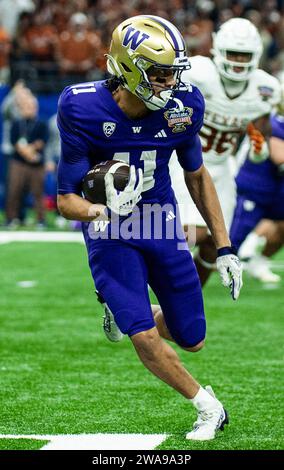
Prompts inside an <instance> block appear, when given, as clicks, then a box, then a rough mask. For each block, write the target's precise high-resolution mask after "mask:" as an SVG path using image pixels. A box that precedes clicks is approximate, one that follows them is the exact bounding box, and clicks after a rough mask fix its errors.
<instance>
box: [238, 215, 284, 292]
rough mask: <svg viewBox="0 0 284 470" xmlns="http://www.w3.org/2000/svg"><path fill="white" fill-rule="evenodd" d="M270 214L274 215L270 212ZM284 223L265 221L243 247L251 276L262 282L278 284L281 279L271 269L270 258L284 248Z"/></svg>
mask: <svg viewBox="0 0 284 470" xmlns="http://www.w3.org/2000/svg"><path fill="white" fill-rule="evenodd" d="M270 213H272V212H271V211H270ZM283 241H284V222H283V221H272V220H268V219H263V220H261V222H260V223H259V224H258V225H257V227H256V228H255V230H254V231H252V232H251V233H250V234H249V235H248V236H247V238H246V239H245V241H244V243H243V244H242V245H241V248H240V253H241V255H242V257H243V258H245V259H246V266H245V267H246V270H247V272H248V273H249V274H250V276H252V277H254V278H255V279H258V280H260V281H262V282H268V283H278V282H280V280H281V277H280V276H279V275H278V274H275V273H274V272H273V271H272V269H271V265H270V264H271V263H270V257H271V256H273V255H274V254H275V253H277V251H278V250H279V249H280V248H281V247H282V246H283Z"/></svg>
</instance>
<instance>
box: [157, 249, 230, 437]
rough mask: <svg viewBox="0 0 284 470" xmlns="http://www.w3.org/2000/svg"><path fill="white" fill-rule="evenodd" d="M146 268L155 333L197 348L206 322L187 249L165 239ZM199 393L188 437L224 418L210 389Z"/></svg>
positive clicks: (209, 432)
mask: <svg viewBox="0 0 284 470" xmlns="http://www.w3.org/2000/svg"><path fill="white" fill-rule="evenodd" d="M160 246H162V243H161V245H160ZM166 254H167V256H166ZM148 270H149V283H150V285H151V287H152V288H153V290H154V292H155V294H156V296H157V298H158V300H159V303H160V306H157V305H155V306H152V311H153V314H154V318H155V321H156V324H157V328H158V330H159V333H160V334H162V335H163V336H164V337H165V338H166V339H169V340H172V341H174V342H175V343H177V344H178V345H179V346H181V347H182V348H183V349H186V350H188V351H191V352H195V351H198V350H199V349H201V348H202V346H203V344H204V339H205V330H206V322H205V316H204V308H203V299H202V292H201V286H200V282H199V279H198V275H197V272H196V268H195V265H194V263H193V260H192V257H191V255H190V253H189V251H188V250H182V251H177V249H176V245H175V241H174V240H172V241H170V240H168V242H167V244H165V250H164V252H163V250H162V249H160V250H156V251H155V252H154V253H151V254H150V256H149V259H148ZM199 393H200V396H202V398H201V402H199V405H198V406H197V409H198V413H199V414H198V416H199V418H198V420H197V423H196V427H195V429H194V431H192V432H191V433H188V435H187V438H188V439H206V438H213V437H214V436H215V433H216V430H217V429H219V428H220V427H221V426H222V425H221V426H220V427H219V426H218V425H217V423H223V424H225V423H226V422H227V417H226V414H225V411H224V409H223V406H222V405H221V403H220V402H219V401H218V400H217V399H216V397H212V395H211V394H212V393H213V392H212V389H211V388H210V387H209V390H206V389H204V388H202V387H200V388H199V390H198V394H199ZM203 399H204V402H203ZM206 400H208V401H206ZM209 402H210V403H209ZM205 410H207V411H208V413H209V415H210V418H208V419H205V418H204V411H205ZM209 415H208V416H209ZM206 436H207V437H206ZM208 436H210V437H208Z"/></svg>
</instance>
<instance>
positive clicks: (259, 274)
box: [244, 255, 281, 284]
mask: <svg viewBox="0 0 284 470" xmlns="http://www.w3.org/2000/svg"><path fill="white" fill-rule="evenodd" d="M269 264H270V263H269V260H268V258H267V257H266V256H262V255H257V256H253V257H252V258H250V259H249V260H248V261H247V263H245V268H244V269H245V270H246V271H247V273H248V274H249V275H250V276H251V277H253V278H254V279H257V280H258V281H261V282H264V283H273V284H276V283H278V282H280V281H281V277H280V276H278V274H275V273H273V272H272V271H271V269H270V265H269Z"/></svg>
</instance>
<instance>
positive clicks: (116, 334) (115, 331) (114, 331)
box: [103, 303, 124, 343]
mask: <svg viewBox="0 0 284 470" xmlns="http://www.w3.org/2000/svg"><path fill="white" fill-rule="evenodd" d="M104 309H105V313H104V316H103V329H104V332H105V335H106V337H107V339H109V340H110V341H112V342H113V343H118V341H121V340H122V338H123V336H124V334H123V333H122V332H121V331H120V329H119V328H118V326H117V324H116V323H115V320H114V316H113V314H112V312H111V310H110V309H109V307H108V306H107V304H106V303H105V304H104Z"/></svg>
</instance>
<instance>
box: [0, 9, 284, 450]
mask: <svg viewBox="0 0 284 470" xmlns="http://www.w3.org/2000/svg"><path fill="white" fill-rule="evenodd" d="M140 13H147V14H154V15H159V16H162V17H164V18H167V19H169V20H171V21H173V22H174V23H175V24H176V25H177V26H178V27H179V28H180V30H181V32H182V33H183V35H184V37H185V39H186V42H187V45H188V49H189V52H190V54H192V55H195V54H202V55H210V47H211V33H212V31H214V30H216V29H217V28H218V26H219V25H220V24H221V23H223V22H224V21H226V20H228V19H229V18H231V17H234V16H244V17H246V18H249V19H250V20H251V21H252V22H253V23H254V24H255V25H256V26H257V27H258V28H259V31H260V33H261V36H262V38H263V42H264V54H263V57H262V60H261V67H263V68H264V69H265V70H267V71H268V72H270V73H272V74H274V75H276V76H277V75H279V74H281V73H282V72H283V71H284V1H283V0H278V1H276V0H266V1H265V2H263V1H259V0H254V1H253V0H252V1H250V0H242V1H225V0H217V1H214V2H213V1H211V0H198V1H191V0H167V1H164V0H155V1H152V0H128V1H125V2H123V1H121V0H56V1H53V0H0V105H1V116H0V142H1V152H0V224H1V229H2V233H1V234H2V239H1V240H0V242H2V245H1V243H0V250H1V291H2V292H1V296H0V312H1V325H2V327H1V333H0V338H1V343H2V347H3V355H2V361H1V366H0V373H1V378H2V386H1V391H0V395H1V399H2V401H3V403H4V406H3V408H2V412H1V424H0V433H1V434H2V436H3V435H10V434H11V435H17V434H19V435H25V434H40V435H43V434H59V433H62V434H73V433H78V434H79V433H88V432H91V433H96V432H121V433H123V432H124V433H127V432H129V433H131V432H132V433H135V432H136V433H137V432H138V433H139V432H141V433H143V432H144V433H155V432H156V433H159V432H166V433H168V434H171V437H170V438H168V439H167V440H166V441H165V442H164V444H163V446H162V447H161V448H171V449H185V448H200V449H208V448H210V449H281V448H282V449H283V447H284V444H283V435H284V432H283V427H282V428H281V423H280V420H279V407H280V405H279V403H281V389H280V386H279V376H280V369H281V364H282V361H281V357H282V356H283V343H282V340H281V321H282V320H281V309H282V308H283V282H282V283H279V284H278V285H277V286H271V289H270V287H269V286H268V287H265V288H264V287H263V286H260V284H259V283H258V282H256V281H254V280H251V279H248V278H246V279H245V285H244V289H243V293H242V295H241V299H240V300H239V301H238V303H233V302H232V301H231V300H230V299H229V296H228V294H227V292H225V291H224V290H223V288H222V286H221V285H220V282H219V280H218V278H217V275H216V276H215V277H214V276H213V277H212V279H211V280H210V282H209V284H208V286H206V289H205V300H206V309H207V316H208V320H209V322H208V323H209V331H208V343H207V347H206V348H205V350H204V351H202V352H201V353H200V354H199V355H196V356H194V357H190V358H189V356H188V355H187V354H186V353H182V359H183V360H184V362H185V363H186V364H187V365H188V366H189V368H190V369H191V370H192V372H193V374H194V375H196V376H197V377H198V378H199V379H200V380H201V382H202V383H204V381H205V380H206V382H205V383H207V381H208V383H212V385H213V386H215V388H216V392H217V395H218V396H220V397H222V400H223V401H224V403H226V405H227V407H228V409H229V410H230V412H231V414H232V416H233V418H232V425H231V427H230V428H231V429H230V430H228V431H227V432H226V433H224V436H222V437H220V438H218V439H217V440H216V441H214V442H212V443H210V444H208V443H200V444H198V443H194V444H192V443H190V444H189V443H188V442H185V440H184V439H183V432H185V431H186V430H188V427H190V426H191V423H192V421H193V420H194V412H193V411H192V410H191V409H190V410H189V409H188V405H187V403H185V401H184V400H183V399H182V397H177V396H176V394H174V392H172V391H171V390H170V389H167V388H166V387H164V385H163V384H161V383H160V382H158V381H157V380H156V379H155V378H153V377H151V376H150V374H149V373H148V372H146V371H145V370H144V369H143V367H142V366H141V364H140V363H139V362H138V359H137V358H136V357H135V355H134V354H133V351H132V348H131V345H130V342H129V341H126V340H125V341H123V343H122V345H119V346H118V347H116V346H114V345H111V344H109V343H107V342H106V340H105V339H104V337H103V333H102V331H101V316H102V311H101V307H100V306H99V305H98V304H97V303H96V301H95V296H94V294H93V285H92V280H91V277H90V274H89V272H88V267H87V260H86V254H85V250H84V248H83V246H82V245H80V244H76V245H75V244H71V245H70V244H65V243H53V244H51V243H43V242H40V243H37V244H35V243H32V242H31V241H29V242H25V244H24V243H9V244H5V242H8V241H12V240H13V236H14V234H15V233H16V234H18V235H19V233H22V232H20V231H22V230H23V231H26V230H29V231H30V229H32V230H34V231H36V230H37V229H38V230H40V231H41V233H42V231H43V230H47V231H50V230H54V229H56V230H57V231H58V230H64V231H66V230H68V231H70V230H71V231H72V230H76V229H78V225H76V224H74V223H72V224H70V223H69V222H65V221H64V220H63V219H62V218H61V217H60V216H59V214H58V213H57V211H56V165H57V162H58V158H59V140H58V133H57V129H56V119H55V115H56V107H57V100H58V97H59V94H60V92H61V91H62V89H63V88H64V87H65V86H66V85H67V84H70V83H75V82H83V81H89V80H97V79H102V78H104V77H105V76H106V70H105V61H104V53H105V52H106V51H107V48H108V46H109V42H110V34H111V31H112V30H113V28H114V27H115V26H116V25H117V24H118V23H119V22H121V21H122V20H124V19H125V18H127V17H129V16H133V15H136V14H140ZM26 89H28V90H29V93H28V94H27V93H26ZM23 90H24V92H23ZM31 96H32V97H36V99H37V101H38V110H39V119H40V121H41V122H42V123H43V124H44V129H45V132H46V134H45V135H46V145H45V148H44V149H42V152H41V154H42V155H41V160H40V167H41V171H40V172H39V174H38V176H37V178H38V179H37V181H39V180H40V181H42V188H39V189H38V191H39V193H38V194H39V197H40V199H42V201H43V206H41V201H35V199H34V197H32V196H31V194H29V192H27V193H26V194H25V197H24V198H23V199H22V200H21V207H20V209H19V217H16V220H15V218H13V217H12V218H10V219H7V214H6V211H5V205H6V202H7V193H8V190H7V184H8V177H7V175H8V168H9V165H10V162H11V158H12V153H13V150H12V147H11V142H10V140H9V135H10V132H11V128H12V126H13V120H14V119H15V118H17V117H19V116H21V109H22V108H25V106H26V103H27V101H26V100H27V99H29V98H31ZM35 203H37V204H38V205H39V206H40V208H39V213H38V212H37V210H38V208H37V210H36V211H35V210H34V206H35ZM42 210H43V212H42ZM11 230H13V232H12V231H11ZM14 230H16V232H15V231H14ZM35 235H36V233H35ZM5 237H6V238H5ZM35 238H36V237H35ZM24 239H25V238H24V237H23V238H22V240H24ZM283 268H284V255H283V250H282V252H280V253H278V254H277V256H276V261H275V269H276V271H277V270H278V271H279V273H281V271H283ZM272 289H273V290H272ZM95 313H96V315H95ZM272 345H273V346H272ZM130 350H131V351H130ZM106 358H107V360H106ZM37 447H41V443H40V442H39V441H37V442H35V441H32V440H29V439H22V440H15V439H10V438H9V437H6V438H5V439H0V448H1V449H15V448H20V449H25V448H27V449H30V448H37Z"/></svg>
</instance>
